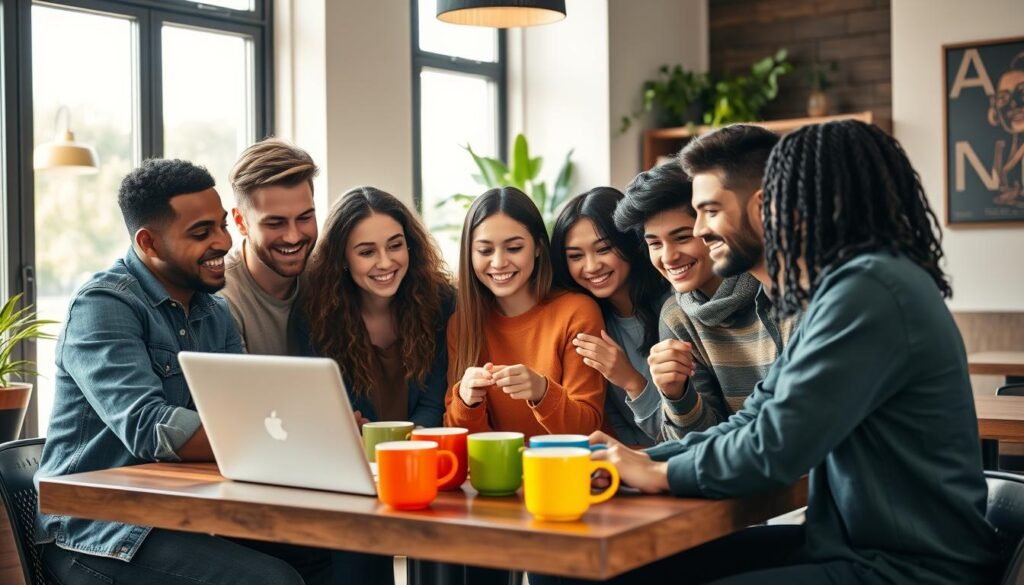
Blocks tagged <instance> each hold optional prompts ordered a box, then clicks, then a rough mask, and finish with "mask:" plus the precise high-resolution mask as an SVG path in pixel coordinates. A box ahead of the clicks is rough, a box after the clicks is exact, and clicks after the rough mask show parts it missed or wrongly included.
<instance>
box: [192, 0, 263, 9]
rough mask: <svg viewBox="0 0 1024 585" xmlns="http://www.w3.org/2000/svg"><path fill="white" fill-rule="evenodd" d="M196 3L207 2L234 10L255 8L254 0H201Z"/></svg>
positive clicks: (209, 4)
mask: <svg viewBox="0 0 1024 585" xmlns="http://www.w3.org/2000/svg"><path fill="white" fill-rule="evenodd" d="M196 4H206V5H207V6H220V7H221V8H230V9H232V10H248V11H252V9H253V6H252V4H253V0H201V1H198V2H196Z"/></svg>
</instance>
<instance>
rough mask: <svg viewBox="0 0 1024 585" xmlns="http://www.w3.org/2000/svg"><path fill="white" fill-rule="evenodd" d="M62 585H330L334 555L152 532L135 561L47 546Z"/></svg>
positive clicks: (49, 566) (48, 566) (51, 570)
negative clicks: (143, 584) (130, 584)
mask: <svg viewBox="0 0 1024 585" xmlns="http://www.w3.org/2000/svg"><path fill="white" fill-rule="evenodd" d="M42 557H43V568H44V570H45V571H46V573H47V576H48V577H49V579H50V580H51V581H52V582H54V583H57V584H59V585H112V584H115V583H116V584H118V585H121V584H126V583H140V584H141V583H145V584H146V585H233V584H236V583H237V584H238V585H243V584H244V585H314V584H317V585H319V584H321V583H328V582H329V581H330V574H331V562H330V555H329V553H328V552H326V551H321V550H318V549H312V548H304V547H298V546H290V545H281V544H275V543H264V542H254V541H242V540H231V539H227V538H221V537H217V536H211V535H208V534H194V533H189V532H175V531H172V530H159V529H156V530H153V531H152V532H150V534H149V536H147V537H146V540H145V542H143V544H142V546H141V547H140V548H139V550H138V552H137V553H135V556H134V558H132V560H131V562H125V561H122V560H118V559H114V558H110V557H102V556H94V555H88V554H84V553H78V552H74V551H69V550H64V549H62V548H60V547H58V546H57V545H55V544H53V543H48V544H45V545H43V546H42Z"/></svg>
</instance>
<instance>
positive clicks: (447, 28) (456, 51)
mask: <svg viewBox="0 0 1024 585" xmlns="http://www.w3.org/2000/svg"><path fill="white" fill-rule="evenodd" d="M418 1H419V12H418V13H417V15H418V17H419V24H420V30H419V32H420V50H421V51H428V52H430V53H439V54H441V55H451V56H453V57H462V58H464V59H472V60H474V61H486V62H489V63H494V62H497V60H498V30H497V29H493V28H483V27H478V26H463V25H459V24H450V23H447V22H441V21H440V20H438V19H437V0H418Z"/></svg>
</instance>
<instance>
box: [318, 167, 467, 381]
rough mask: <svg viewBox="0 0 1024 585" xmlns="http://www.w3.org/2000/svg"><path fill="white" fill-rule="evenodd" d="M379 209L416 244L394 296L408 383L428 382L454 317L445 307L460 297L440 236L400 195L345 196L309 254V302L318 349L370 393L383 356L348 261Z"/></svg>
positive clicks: (366, 192)
mask: <svg viewBox="0 0 1024 585" xmlns="http://www.w3.org/2000/svg"><path fill="white" fill-rule="evenodd" d="M374 213H380V214H384V215H387V216H389V217H391V218H392V219H394V220H395V221H397V222H398V223H399V225H401V226H402V230H403V232H404V233H405V239H406V241H407V242H408V245H409V269H408V272H407V273H406V275H405V277H404V278H403V279H402V283H401V284H400V285H399V286H398V292H397V293H396V294H395V296H394V298H393V299H391V310H392V311H393V314H394V319H395V322H396V323H398V324H400V326H399V327H398V328H397V329H398V340H397V341H396V343H398V344H399V348H400V352H399V353H400V355H401V358H402V364H403V365H404V367H405V379H406V381H407V382H409V381H416V382H419V383H423V382H424V381H425V380H426V376H427V374H428V373H429V371H430V367H431V364H432V362H433V360H434V357H435V353H436V351H437V350H438V347H437V331H438V327H439V326H440V325H441V323H442V319H446V318H447V315H445V314H444V313H443V306H444V305H445V304H446V303H448V302H450V299H451V298H452V296H453V292H452V289H451V284H450V278H449V276H448V272H447V270H446V269H445V266H444V261H443V260H442V259H441V256H440V254H439V253H438V251H437V247H436V245H435V243H434V239H433V238H432V237H431V236H430V234H429V233H427V231H426V230H425V229H424V228H423V225H422V224H421V223H420V221H419V220H418V219H417V218H416V217H415V216H414V215H413V214H412V213H411V212H410V211H409V209H408V208H407V207H406V206H405V205H404V204H403V203H402V202H401V201H399V200H398V199H397V198H396V197H394V196H393V195H390V194H388V193H385V192H384V191H381V190H379V189H375V188H373V187H357V188H355V189H352V190H350V191H349V192H347V193H345V194H344V195H342V197H341V199H340V200H338V202H337V203H336V204H335V205H334V207H333V208H332V209H331V213H330V216H329V217H328V218H327V223H326V225H325V226H324V234H323V236H321V238H320V242H319V243H318V244H317V247H316V250H315V251H314V253H313V256H312V258H311V259H310V265H309V269H308V271H307V280H306V283H305V284H304V286H303V288H302V293H301V294H302V307H303V311H304V313H305V317H306V319H307V321H308V323H309V326H310V333H311V342H312V343H313V347H314V348H315V349H316V351H317V352H318V353H319V354H320V355H323V356H325V357H329V358H332V359H334V360H335V361H336V362H338V366H339V367H340V368H341V371H342V373H343V374H344V375H345V376H347V377H348V378H349V379H350V380H351V381H352V384H353V386H354V388H353V391H354V392H355V393H356V394H360V395H364V396H365V395H367V394H368V393H369V392H370V390H371V389H372V388H373V387H374V385H373V380H374V378H375V374H376V372H375V371H374V370H375V368H374V364H376V363H377V359H376V354H375V352H374V349H373V346H372V344H371V343H370V334H369V332H368V331H367V329H366V325H365V323H364V322H363V316H362V306H361V299H362V295H361V294H360V289H359V287H358V285H357V284H356V283H355V281H354V280H353V279H352V275H351V273H349V272H348V271H347V270H344V268H343V267H344V266H345V264H346V263H345V250H346V248H347V247H348V239H349V235H350V234H351V233H352V231H353V230H354V229H355V227H356V225H358V224H359V223H360V222H361V221H363V220H364V219H366V218H368V217H370V215H372V214H374ZM442 343H443V342H442Z"/></svg>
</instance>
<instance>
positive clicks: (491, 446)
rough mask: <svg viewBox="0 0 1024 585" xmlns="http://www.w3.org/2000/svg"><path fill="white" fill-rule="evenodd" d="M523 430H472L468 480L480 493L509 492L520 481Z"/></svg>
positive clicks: (505, 493)
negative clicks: (504, 431)
mask: <svg viewBox="0 0 1024 585" xmlns="http://www.w3.org/2000/svg"><path fill="white" fill-rule="evenodd" d="M523 442H524V437H523V433H508V432H506V433H473V434H472V435H470V436H469V438H468V440H467V443H468V447H469V449H468V450H469V482H470V483H471V484H472V485H473V488H474V489H476V491H478V492H480V495H483V496H510V495H512V494H514V493H516V490H517V489H519V486H520V485H522V483H523Z"/></svg>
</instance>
